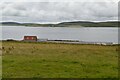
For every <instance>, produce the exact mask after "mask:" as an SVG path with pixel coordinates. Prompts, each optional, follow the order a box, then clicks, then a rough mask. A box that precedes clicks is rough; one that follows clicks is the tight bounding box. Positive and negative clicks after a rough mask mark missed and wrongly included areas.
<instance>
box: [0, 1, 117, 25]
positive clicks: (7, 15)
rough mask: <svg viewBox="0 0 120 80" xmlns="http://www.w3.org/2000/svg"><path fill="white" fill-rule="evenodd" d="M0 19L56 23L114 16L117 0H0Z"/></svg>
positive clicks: (109, 18)
mask: <svg viewBox="0 0 120 80" xmlns="http://www.w3.org/2000/svg"><path fill="white" fill-rule="evenodd" d="M0 2H1V3H0V13H1V15H0V21H16V22H25V23H27V22H31V23H34V22H35V23H58V22H64V21H67V22H68V21H111V20H118V0H89V2H88V0H84V1H83V0H79V1H78V0H74V1H73V0H60V1H58V0H44V1H43V0H31V1H30V0H1V1H0Z"/></svg>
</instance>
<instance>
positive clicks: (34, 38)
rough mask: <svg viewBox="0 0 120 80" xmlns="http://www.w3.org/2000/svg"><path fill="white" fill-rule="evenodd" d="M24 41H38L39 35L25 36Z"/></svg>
mask: <svg viewBox="0 0 120 80" xmlns="http://www.w3.org/2000/svg"><path fill="white" fill-rule="evenodd" d="M24 41H37V36H24Z"/></svg>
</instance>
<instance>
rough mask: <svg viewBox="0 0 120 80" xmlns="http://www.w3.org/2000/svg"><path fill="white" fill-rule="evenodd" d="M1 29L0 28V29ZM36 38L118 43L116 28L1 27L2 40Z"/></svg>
mask: <svg viewBox="0 0 120 80" xmlns="http://www.w3.org/2000/svg"><path fill="white" fill-rule="evenodd" d="M0 29H1V28H0ZM27 35H28V36H37V37H38V38H41V39H43V38H44V39H52V40H55V39H64V40H66V39H68V40H79V41H89V42H113V43H118V28H112V27H109V28H108V27H99V28H98V27H97V28H96V27H81V28H68V27H24V26H14V27H12V26H3V27H2V38H1V37H0V39H3V40H6V39H15V40H22V39H23V37H24V36H27Z"/></svg>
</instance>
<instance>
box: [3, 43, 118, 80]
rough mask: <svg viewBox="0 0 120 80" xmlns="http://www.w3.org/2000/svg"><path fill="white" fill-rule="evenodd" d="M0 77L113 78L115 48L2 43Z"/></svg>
mask: <svg viewBox="0 0 120 80" xmlns="http://www.w3.org/2000/svg"><path fill="white" fill-rule="evenodd" d="M2 45H3V47H4V49H3V57H2V61H3V65H2V66H3V75H2V76H3V78H117V77H118V53H117V51H116V50H117V48H118V47H117V46H100V45H75V44H74V45H73V44H55V43H28V42H3V43H2Z"/></svg>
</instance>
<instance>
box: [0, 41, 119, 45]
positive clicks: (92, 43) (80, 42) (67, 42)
mask: <svg viewBox="0 0 120 80" xmlns="http://www.w3.org/2000/svg"><path fill="white" fill-rule="evenodd" d="M0 42H31V43H55V44H81V45H104V46H114V45H119V44H117V43H113V42H87V41H77V40H46V41H24V40H0Z"/></svg>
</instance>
